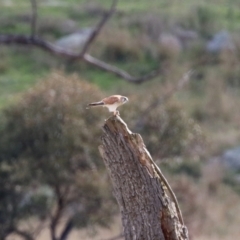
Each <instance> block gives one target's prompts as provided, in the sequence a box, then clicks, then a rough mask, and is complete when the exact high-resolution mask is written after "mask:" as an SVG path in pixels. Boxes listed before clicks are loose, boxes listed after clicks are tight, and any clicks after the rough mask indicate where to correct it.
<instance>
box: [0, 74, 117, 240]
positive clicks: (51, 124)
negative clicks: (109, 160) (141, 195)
mask: <svg viewBox="0 0 240 240" xmlns="http://www.w3.org/2000/svg"><path fill="white" fill-rule="evenodd" d="M101 97H102V94H101V92H100V91H99V90H98V89H97V88H96V87H94V86H92V85H91V84H89V83H86V82H84V81H82V80H81V79H79V78H78V77H76V76H70V77H68V78H66V76H64V75H63V74H62V73H60V72H55V73H53V74H52V75H50V76H49V77H48V79H46V80H44V81H43V82H41V83H40V84H38V85H37V86H36V87H35V88H33V89H31V90H30V91H29V92H28V93H26V95H25V96H24V98H23V100H22V101H21V102H20V103H19V104H18V105H15V106H13V107H11V108H10V109H8V110H6V111H5V114H4V115H5V121H4V123H3V124H4V128H3V129H2V130H1V136H2V137H1V140H0V152H1V154H0V164H1V171H0V174H1V178H0V179H1V182H2V184H1V187H0V188H1V189H0V191H1V201H0V216H1V218H0V222H1V232H0V233H1V239H5V238H6V237H7V236H8V235H9V234H11V233H16V234H18V235H21V236H22V237H24V238H25V239H34V237H35V235H36V234H38V233H39V231H40V230H41V228H42V227H44V226H46V223H48V224H49V225H50V233H51V239H52V240H57V239H59V240H60V239H61V240H63V239H67V236H68V234H69V233H70V232H71V230H72V229H73V228H75V227H85V226H87V225H89V224H92V222H94V224H100V225H107V224H108V223H109V219H110V218H111V216H112V214H113V213H114V207H113V205H112V204H113V202H112V200H111V197H110V195H109V194H110V192H109V187H108V185H107V182H106V178H107V177H106V176H105V173H104V171H103V164H102V162H101V161H99V158H98V157H97V147H96V146H95V144H94V142H95V141H94V140H95V139H96V136H97V135H98V133H99V131H100V123H101V117H99V114H97V113H96V112H92V113H91V114H88V113H87V112H86V109H85V106H86V105H87V103H89V102H90V101H91V100H92V99H93V98H96V99H99V98H101ZM90 99H91V100H90ZM16 119H17V123H16ZM89 129H91V133H92V134H89ZM20 169H21V171H19V170H20ZM33 218H34V219H36V222H37V224H36V226H35V227H33V228H31V227H32V226H27V228H23V229H22V228H19V223H20V221H21V220H24V219H33ZM30 221H31V220H30ZM59 224H60V225H63V228H62V230H61V233H60V234H59V235H58V234H57V230H58V229H59ZM28 227H29V229H28ZM58 231H59V230H58Z"/></svg>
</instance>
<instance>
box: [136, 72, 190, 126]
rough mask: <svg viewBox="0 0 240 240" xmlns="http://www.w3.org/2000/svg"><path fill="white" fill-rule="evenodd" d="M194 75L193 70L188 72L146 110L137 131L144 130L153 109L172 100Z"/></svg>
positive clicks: (138, 122)
mask: <svg viewBox="0 0 240 240" xmlns="http://www.w3.org/2000/svg"><path fill="white" fill-rule="evenodd" d="M192 73H193V70H190V71H188V72H187V73H185V74H184V75H183V77H182V78H181V79H180V80H179V81H178V83H177V84H176V85H175V86H173V87H172V88H171V89H170V90H169V91H168V92H167V93H165V94H164V96H161V97H160V98H158V99H157V100H155V101H154V102H153V103H152V104H150V105H149V106H148V108H147V109H145V110H144V111H143V112H142V113H141V115H140V116H139V120H138V121H137V123H136V129H140V128H142V126H143V124H144V122H145V120H146V116H147V115H148V114H149V112H151V111H152V110H153V109H155V108H156V107H157V106H158V105H160V104H163V103H164V102H166V101H167V100H168V99H169V98H171V97H172V96H173V95H174V94H175V93H176V92H177V91H179V90H181V89H182V88H183V87H184V86H185V85H186V84H187V83H188V82H189V80H190V77H191V75H192Z"/></svg>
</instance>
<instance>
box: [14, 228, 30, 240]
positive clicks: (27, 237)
mask: <svg viewBox="0 0 240 240" xmlns="http://www.w3.org/2000/svg"><path fill="white" fill-rule="evenodd" d="M13 232H14V233H15V234H17V235H18V236H20V237H22V238H24V239H25V240H34V238H33V237H32V236H31V235H30V234H29V233H28V232H25V231H22V230H19V229H14V231H13Z"/></svg>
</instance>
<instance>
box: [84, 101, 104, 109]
mask: <svg viewBox="0 0 240 240" xmlns="http://www.w3.org/2000/svg"><path fill="white" fill-rule="evenodd" d="M102 105H104V102H102V101H101V102H94V103H89V104H88V105H87V109H89V108H91V107H98V106H102Z"/></svg>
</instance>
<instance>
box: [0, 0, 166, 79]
mask: <svg viewBox="0 0 240 240" xmlns="http://www.w3.org/2000/svg"><path fill="white" fill-rule="evenodd" d="M31 3H32V12H33V13H32V21H31V36H27V35H17V34H0V44H5V45H10V44H16V45H28V46H33V47H38V48H40V49H42V50H44V51H47V52H49V53H50V54H52V55H56V56H60V57H64V58H68V59H70V60H73V61H84V62H86V63H87V64H89V65H92V66H94V67H97V68H99V69H101V70H103V71H106V72H109V73H112V74H114V75H116V76H117V77H120V78H122V79H124V80H126V81H128V82H131V83H142V82H145V81H149V80H151V79H153V78H155V77H156V76H158V75H159V74H160V73H161V72H162V71H161V69H160V68H159V69H156V70H153V71H151V72H149V73H147V74H146V75H144V76H141V77H135V76H132V75H131V74H129V73H127V72H126V71H124V70H123V69H120V68H118V67H116V66H114V65H111V64H108V63H106V62H104V61H101V60H99V59H97V58H94V57H92V56H91V55H89V54H87V51H88V49H89V47H90V46H91V44H93V42H94V41H95V39H96V37H97V36H98V35H99V33H100V31H101V30H102V28H103V26H104V25H105V24H106V22H107V21H108V20H109V18H110V17H111V16H112V14H113V13H114V12H115V9H116V5H117V0H114V1H113V3H112V6H111V8H110V9H109V10H108V11H107V12H106V13H105V14H104V16H103V18H102V19H101V20H100V22H99V23H98V24H97V26H96V27H95V30H93V32H92V34H91V35H90V37H89V39H88V41H87V42H86V43H85V45H84V47H83V50H82V51H81V53H80V54H74V53H72V52H70V51H67V50H65V49H62V48H60V47H58V46H56V45H54V44H52V43H50V42H48V41H45V40H44V39H42V38H39V37H36V22H37V4H36V2H35V0H31Z"/></svg>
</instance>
